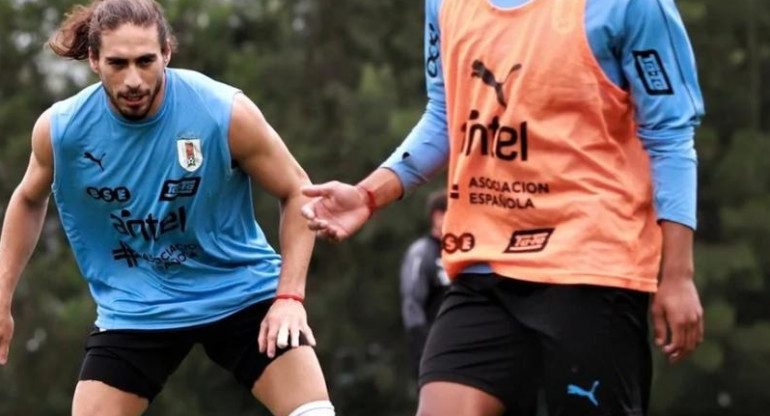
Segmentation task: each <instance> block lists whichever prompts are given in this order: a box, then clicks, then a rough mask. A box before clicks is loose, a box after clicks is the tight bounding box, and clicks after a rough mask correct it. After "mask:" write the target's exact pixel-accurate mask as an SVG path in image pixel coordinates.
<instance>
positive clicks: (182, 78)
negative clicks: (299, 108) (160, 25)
mask: <svg viewBox="0 0 770 416" xmlns="http://www.w3.org/2000/svg"><path fill="white" fill-rule="evenodd" d="M237 92H238V91H237V90H236V89H234V88H232V87H230V86H228V85H225V84H222V83H219V82H216V81H214V80H212V79H210V78H208V77H206V76H204V75H202V74H199V73H196V72H193V71H186V70H178V69H167V70H166V92H165V99H164V102H163V104H162V107H161V109H160V110H159V111H158V113H157V114H156V115H155V116H153V117H152V118H149V119H146V120H142V121H139V122H132V121H128V120H125V119H123V118H121V117H120V116H119V115H117V114H116V113H114V112H113V111H112V110H111V109H110V108H109V106H108V101H107V97H106V94H105V92H104V89H103V88H102V86H101V84H96V85H93V86H90V87H88V88H86V89H84V90H83V91H81V92H80V93H79V94H77V95H75V96H73V97H71V98H69V99H67V100H65V101H61V102H59V103H56V104H55V105H54V106H53V107H52V112H51V138H52V143H53V153H54V184H53V192H54V196H55V198H56V204H57V206H58V209H59V215H60V216H61V222H62V225H63V227H64V230H65V231H66V233H67V237H68V238H69V241H70V244H71V245H72V248H73V251H74V253H75V258H76V260H77V263H78V265H79V266H80V270H81V272H82V273H83V276H84V277H85V279H86V280H87V281H88V285H89V287H90V290H91V294H92V295H93V298H94V300H95V301H96V305H97V320H96V326H98V327H99V328H102V329H167V328H177V327H186V326H192V325H198V324H203V323H207V322H212V321H215V320H218V319H221V318H223V317H225V316H227V315H230V314H232V313H234V312H237V311H238V310H240V309H242V308H244V307H246V306H249V305H251V304H253V303H256V302H258V301H261V300H265V299H268V298H271V297H272V296H273V295H274V294H275V290H276V287H277V285H278V274H279V271H280V265H281V259H280V256H279V255H278V254H276V252H275V251H274V250H273V249H272V248H271V247H270V245H269V244H268V242H267V241H266V239H265V236H264V234H263V232H262V230H261V229H260V228H259V226H258V225H257V223H256V221H255V220H254V212H253V208H252V199H251V183H250V179H249V177H248V176H247V175H246V174H245V173H244V172H243V171H242V170H241V169H239V168H238V167H237V166H235V165H234V164H233V162H232V161H231V156H230V152H229V146H228V129H229V125H230V114H231V109H232V104H233V97H234V95H235V94H236V93H237Z"/></svg>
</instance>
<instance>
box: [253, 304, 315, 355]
mask: <svg viewBox="0 0 770 416" xmlns="http://www.w3.org/2000/svg"><path fill="white" fill-rule="evenodd" d="M300 332H301V333H302V334H304V335H305V338H307V341H308V343H310V345H311V346H313V347H314V346H315V337H313V331H312V330H311V329H310V326H308V324H307V313H306V312H305V307H304V306H302V303H301V302H298V301H296V300H292V299H276V301H275V302H274V303H273V306H271V307H270V310H268V311H267V315H265V319H263V320H262V324H261V325H260V326H259V352H260V353H267V356H268V357H270V358H273V357H275V349H276V347H278V348H281V349H283V348H286V347H288V346H289V342H291V347H292V348H295V347H299V336H300Z"/></svg>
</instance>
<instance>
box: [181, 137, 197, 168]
mask: <svg viewBox="0 0 770 416" xmlns="http://www.w3.org/2000/svg"><path fill="white" fill-rule="evenodd" d="M176 149H177V155H178V156H179V164H180V165H181V166H182V168H184V170H186V171H188V172H195V171H196V170H198V168H199V167H201V165H202V164H203V152H202V151H201V141H200V140H199V139H187V138H180V139H177V141H176Z"/></svg>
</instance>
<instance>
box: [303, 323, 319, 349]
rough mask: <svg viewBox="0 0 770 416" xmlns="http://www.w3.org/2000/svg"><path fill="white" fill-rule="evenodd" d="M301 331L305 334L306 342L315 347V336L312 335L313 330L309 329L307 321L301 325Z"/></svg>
mask: <svg viewBox="0 0 770 416" xmlns="http://www.w3.org/2000/svg"><path fill="white" fill-rule="evenodd" d="M302 333H304V334H305V338H307V342H308V343H309V344H310V346H311V347H315V346H316V342H315V336H314V335H313V330H312V329H310V327H309V326H308V324H307V323H304V324H303V325H302Z"/></svg>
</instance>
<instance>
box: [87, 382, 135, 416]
mask: <svg viewBox="0 0 770 416" xmlns="http://www.w3.org/2000/svg"><path fill="white" fill-rule="evenodd" d="M148 404H149V401H148V400H147V399H146V398H144V397H140V396H137V395H136V394H134V393H127V392H125V391H122V390H119V389H116V388H115V387H112V386H109V385H107V384H104V383H102V382H101V381H94V380H85V381H79V382H78V384H77V387H75V396H74V398H73V399H72V416H139V415H141V414H142V413H144V411H145V410H146V409H147V406H148Z"/></svg>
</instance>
